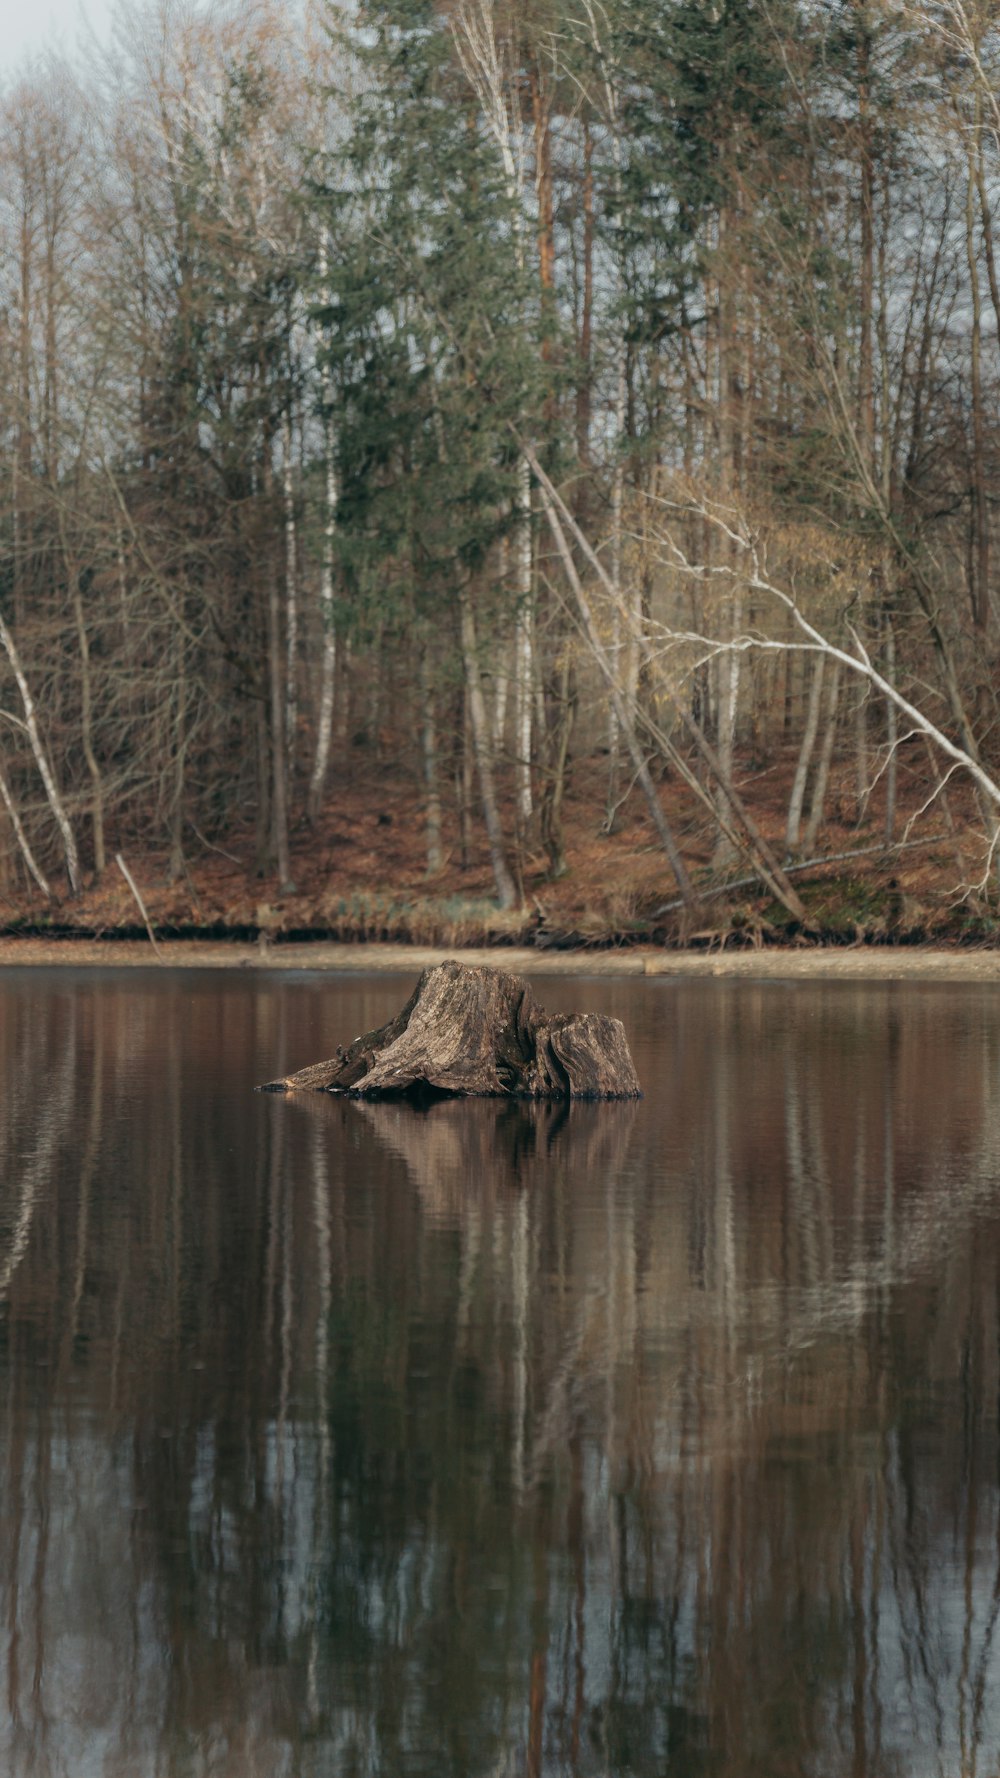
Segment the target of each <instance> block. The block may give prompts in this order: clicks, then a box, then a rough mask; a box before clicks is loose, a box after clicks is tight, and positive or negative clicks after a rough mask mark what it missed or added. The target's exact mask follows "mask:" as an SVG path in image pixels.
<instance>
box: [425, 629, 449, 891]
mask: <svg viewBox="0 0 1000 1778" xmlns="http://www.w3.org/2000/svg"><path fill="white" fill-rule="evenodd" d="M420 697H421V726H420V736H421V745H422V751H423V766H424V789H425V791H426V793H427V814H426V818H425V831H426V835H427V875H428V876H429V877H436V876H437V875H438V873H439V872H440V870H441V868H442V865H443V862H444V860H443V857H442V853H441V786H440V783H439V781H438V749H437V716H436V711H435V708H434V681H433V677H432V674H431V659H430V649H429V647H428V645H427V644H426V643H425V644H424V647H423V649H422V651H421V655H420Z"/></svg>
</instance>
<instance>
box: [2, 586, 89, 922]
mask: <svg viewBox="0 0 1000 1778" xmlns="http://www.w3.org/2000/svg"><path fill="white" fill-rule="evenodd" d="M0 646H2V647H3V650H4V653H5V654H6V656H7V659H8V660H9V662H10V665H11V670H12V672H13V674H14V678H15V679H16V681H17V689H18V691H19V692H20V694H21V706H22V708H23V710H24V726H25V728H26V729H27V731H28V740H29V741H30V743H31V751H32V753H33V754H34V756H35V764H36V765H37V767H38V773H39V776H40V778H41V780H42V783H43V785H44V786H45V794H46V796H47V798H48V802H49V808H50V809H51V810H52V813H53V815H54V817H55V822H56V826H57V827H58V829H59V833H60V835H61V838H62V843H63V852H64V854H65V857H66V874H67V876H68V877H69V886H70V891H71V893H72V894H73V895H78V894H79V893H80V855H79V853H78V852H77V849H76V837H75V835H74V833H73V828H72V826H71V824H70V819H69V816H68V815H67V813H66V810H65V807H64V805H63V800H62V797H61V795H60V793H59V787H58V785H57V783H56V780H55V774H54V772H53V770H52V767H51V765H50V764H49V758H48V754H47V753H46V751H45V748H44V746H43V745H42V737H41V734H40V732H39V728H38V719H37V717H36V715H35V701H34V699H33V697H32V695H31V690H30V687H29V685H28V681H27V678H26V677H25V672H24V668H23V667H22V665H21V657H20V655H19V653H18V650H17V644H16V643H15V641H14V637H13V635H12V634H11V631H10V630H9V629H8V627H7V625H6V623H5V622H4V620H3V618H2V617H0Z"/></svg>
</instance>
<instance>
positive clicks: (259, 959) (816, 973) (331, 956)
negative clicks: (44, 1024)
mask: <svg viewBox="0 0 1000 1778" xmlns="http://www.w3.org/2000/svg"><path fill="white" fill-rule="evenodd" d="M449 957H453V958H455V959H457V960H458V961H459V962H462V963H470V964H493V965H495V966H496V967H497V968H500V969H509V970H512V971H513V972H514V973H515V974H517V975H539V976H544V975H548V976H553V975H558V976H606V977H636V976H648V977H653V976H671V977H693V978H698V977H702V978H707V977H728V978H731V979H734V980H736V979H740V978H744V979H746V978H752V979H755V980H758V981H760V980H781V979H785V980H788V979H789V978H793V979H795V980H798V981H824V980H825V981H915V982H916V981H940V982H986V981H997V982H1000V948H998V949H996V950H988V949H982V950H980V949H969V950H945V949H942V948H936V947H934V946H926V947H924V946H919V945H913V946H894V945H882V946H878V945H859V946H843V947H841V946H817V947H816V948H815V949H813V948H806V947H802V948H797V947H788V948H787V949H786V948H783V947H778V946H775V947H773V948H768V949H764V950H753V949H749V948H748V949H744V950H717V951H669V950H664V949H662V948H660V947H654V946H651V945H650V946H640V945H636V946H634V947H631V948H629V949H623V950H614V951H588V950H584V949H579V950H567V951H547V950H540V949H536V948H528V947H521V946H502V945H496V946H476V947H467V946H452V947H450V948H449V947H444V946H429V945H403V944H374V943H373V944H335V943H326V942H325V941H322V940H318V941H316V942H315V943H311V944H271V945H259V944H245V943H240V942H227V941H219V942H215V941H199V940H187V939H174V940H169V941H161V942H160V944H159V947H158V951H157V952H154V951H153V949H152V947H151V946H150V944H149V943H148V941H147V940H145V939H109V940H103V939H69V938H60V939H39V938H4V939H0V969H24V968H70V969H109V970H110V969H242V970H247V969H252V970H259V971H262V972H273V971H283V972H288V971H290V970H295V971H301V970H309V971H314V972H319V973H330V974H333V973H339V974H348V975H415V974H418V973H419V971H420V970H422V969H425V968H427V967H428V966H430V965H432V964H435V963H441V962H444V960H445V959H446V958H449Z"/></svg>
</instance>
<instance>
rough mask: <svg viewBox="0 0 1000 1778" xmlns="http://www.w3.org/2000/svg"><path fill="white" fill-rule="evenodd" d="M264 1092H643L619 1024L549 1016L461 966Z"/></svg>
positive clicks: (524, 993) (512, 979) (586, 1095)
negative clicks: (376, 1025) (323, 1059)
mask: <svg viewBox="0 0 1000 1778" xmlns="http://www.w3.org/2000/svg"><path fill="white" fill-rule="evenodd" d="M260 1090H261V1091H262V1092H273V1093H281V1092H302V1091H312V1092H328V1093H350V1094H355V1095H358V1096H360V1097H363V1098H399V1097H402V1096H404V1095H410V1096H417V1097H419V1096H420V1095H421V1094H428V1095H435V1094H446V1095H459V1096H470V1095H475V1096H482V1097H489V1098H523V1099H636V1098H638V1097H639V1096H640V1091H641V1089H640V1087H639V1081H638V1077H637V1075H636V1072H635V1068H634V1065H633V1062H632V1057H631V1055H630V1054H629V1047H628V1043H627V1041H626V1037H625V1031H624V1027H623V1026H622V1023H621V1020H620V1019H611V1018H607V1017H606V1016H605V1015H604V1014H603V1013H547V1012H545V1011H543V1009H542V1008H541V1007H540V1006H539V1005H538V1004H537V1002H536V1000H535V997H534V995H533V994H532V992H531V989H530V987H529V986H528V983H527V982H526V981H525V980H524V979H523V977H521V976H517V975H510V974H508V972H507V971H506V970H503V969H487V968H479V967H477V968H470V967H469V966H468V965H466V964H463V963H439V964H437V965H435V967H434V968H432V969H425V970H424V972H423V974H422V975H421V977H420V980H419V981H418V983H417V985H416V987H415V989H414V991H413V993H412V994H411V995H410V998H409V1000H408V1001H407V1003H406V1005H405V1006H404V1007H403V1009H402V1011H401V1012H399V1013H397V1014H396V1017H395V1018H394V1019H390V1020H389V1022H388V1024H386V1025H382V1026H380V1028H379V1029H378V1030H377V1031H368V1032H366V1033H365V1034H364V1036H362V1037H356V1038H355V1039H354V1041H353V1043H351V1044H350V1045H349V1046H348V1047H347V1048H346V1049H338V1050H337V1053H336V1055H335V1056H332V1057H331V1058H330V1060H329V1061H326V1062H315V1063H313V1064H312V1066H311V1067H308V1068H302V1069H300V1070H299V1071H298V1073H296V1074H289V1075H286V1076H285V1077H284V1078H283V1079H281V1080H272V1081H268V1082H267V1083H266V1085H265V1086H264V1087H262V1088H261V1089H260Z"/></svg>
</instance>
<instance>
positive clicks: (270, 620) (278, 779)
mask: <svg viewBox="0 0 1000 1778" xmlns="http://www.w3.org/2000/svg"><path fill="white" fill-rule="evenodd" d="M266 572H267V654H268V668H269V678H270V691H271V841H272V847H273V852H274V859H275V863H276V865H277V868H278V888H279V890H280V892H281V894H282V895H294V894H295V884H294V882H293V881H292V865H291V858H290V856H289V850H288V794H287V786H288V760H287V757H286V750H285V698H284V692H285V687H284V673H283V672H282V667H283V664H284V663H283V660H282V648H281V595H280V592H279V588H278V571H277V566H276V564H275V563H274V562H273V561H270V562H268V565H267V570H266Z"/></svg>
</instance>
